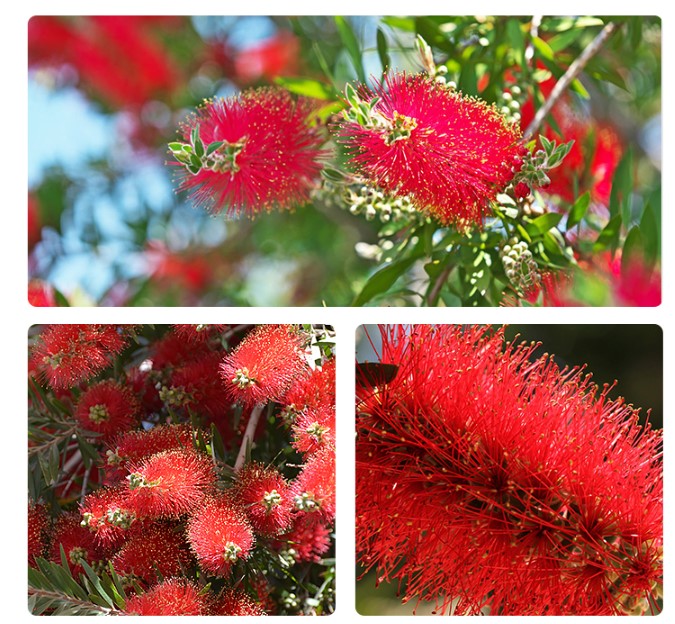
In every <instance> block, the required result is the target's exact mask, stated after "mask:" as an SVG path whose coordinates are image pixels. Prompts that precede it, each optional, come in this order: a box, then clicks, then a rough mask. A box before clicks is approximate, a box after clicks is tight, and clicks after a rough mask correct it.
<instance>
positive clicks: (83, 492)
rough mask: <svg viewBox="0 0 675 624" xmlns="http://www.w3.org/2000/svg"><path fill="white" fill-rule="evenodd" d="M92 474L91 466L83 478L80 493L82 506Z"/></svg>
mask: <svg viewBox="0 0 675 624" xmlns="http://www.w3.org/2000/svg"><path fill="white" fill-rule="evenodd" d="M90 472H91V465H90V466H89V468H87V469H85V471H84V476H83V477H82V491H81V492H80V505H83V504H84V497H85V496H86V495H87V484H88V483H89V473H90Z"/></svg>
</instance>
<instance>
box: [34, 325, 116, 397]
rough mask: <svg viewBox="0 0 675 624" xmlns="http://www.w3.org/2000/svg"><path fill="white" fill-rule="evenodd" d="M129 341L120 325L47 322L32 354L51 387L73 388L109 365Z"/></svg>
mask: <svg viewBox="0 0 675 624" xmlns="http://www.w3.org/2000/svg"><path fill="white" fill-rule="evenodd" d="M126 344H127V338H126V336H125V335H123V333H122V331H121V330H120V329H119V326H117V325H48V326H47V327H46V328H45V329H44V331H43V332H42V333H41V334H40V337H39V339H38V341H37V342H36V343H35V346H34V347H33V355H34V357H35V361H36V363H37V365H38V367H39V371H40V374H41V376H42V377H44V378H45V379H46V380H47V382H48V383H49V385H50V386H52V388H72V387H73V386H74V385H76V384H77V383H79V382H80V381H84V380H85V379H89V378H90V377H92V376H93V375H95V374H96V373H99V372H100V371H102V370H103V369H104V368H106V367H107V366H108V365H109V364H110V362H109V360H108V357H109V356H110V355H112V354H117V353H119V352H120V351H122V349H123V348H124V346H125V345H126Z"/></svg>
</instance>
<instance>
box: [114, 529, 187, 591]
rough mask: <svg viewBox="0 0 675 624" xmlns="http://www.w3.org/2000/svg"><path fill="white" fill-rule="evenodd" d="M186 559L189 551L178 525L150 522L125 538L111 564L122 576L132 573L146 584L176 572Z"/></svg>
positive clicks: (176, 573)
mask: <svg viewBox="0 0 675 624" xmlns="http://www.w3.org/2000/svg"><path fill="white" fill-rule="evenodd" d="M190 560H191V555H190V551H189V550H188V547H187V544H186V542H185V539H184V536H183V535H182V533H181V532H179V531H178V527H174V526H171V525H170V524H165V523H154V524H151V525H149V526H147V527H144V529H143V531H142V532H141V533H139V534H137V535H136V536H134V537H132V538H131V539H130V540H128V541H127V542H126V543H125V544H124V545H123V546H122V548H121V549H120V550H119V551H118V552H117V554H116V555H115V556H114V557H113V558H112V563H113V566H114V568H115V571H116V572H117V573H118V574H120V575H122V576H130V575H133V576H134V577H135V578H138V579H141V580H142V581H144V582H146V583H155V582H157V581H158V580H159V578H169V577H171V576H178V575H180V574H181V572H182V570H183V569H185V568H187V567H188V565H189V564H190ZM158 575H160V576H158Z"/></svg>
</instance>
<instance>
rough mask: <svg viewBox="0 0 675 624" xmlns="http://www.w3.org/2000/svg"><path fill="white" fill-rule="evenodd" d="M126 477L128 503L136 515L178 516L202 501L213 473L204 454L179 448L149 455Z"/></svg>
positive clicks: (152, 516)
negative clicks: (127, 482)
mask: <svg viewBox="0 0 675 624" xmlns="http://www.w3.org/2000/svg"><path fill="white" fill-rule="evenodd" d="M127 479H128V481H129V485H128V487H129V495H128V497H127V504H128V505H129V507H130V508H131V509H133V510H134V511H136V513H137V514H138V515H139V516H148V517H150V518H177V517H179V516H181V515H182V514H186V513H189V512H191V511H192V510H194V509H195V508H196V507H197V506H198V505H201V503H202V502H203V501H204V497H205V496H206V494H207V493H208V492H209V491H210V490H211V488H212V487H213V486H214V485H215V481H216V474H215V471H214V468H213V463H212V462H211V460H210V459H209V458H208V457H207V456H206V455H203V454H201V453H198V452H197V451H193V450H191V449H181V450H174V451H163V452H161V453H157V454H156V455H152V456H151V457H148V458H147V459H145V460H143V461H142V462H141V463H140V464H138V465H137V466H133V467H132V472H131V474H130V475H129V476H128V477H127Z"/></svg>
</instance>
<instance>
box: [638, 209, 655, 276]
mask: <svg viewBox="0 0 675 624" xmlns="http://www.w3.org/2000/svg"><path fill="white" fill-rule="evenodd" d="M640 232H641V233H642V240H643V244H644V254H645V257H644V261H645V262H646V263H647V264H648V265H649V267H650V268H651V267H653V266H654V264H655V263H656V261H657V259H658V257H659V243H660V241H659V224H658V222H657V220H656V215H655V214H654V209H653V208H652V206H651V204H647V205H646V206H645V207H644V210H643V211H642V218H641V219H640Z"/></svg>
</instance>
